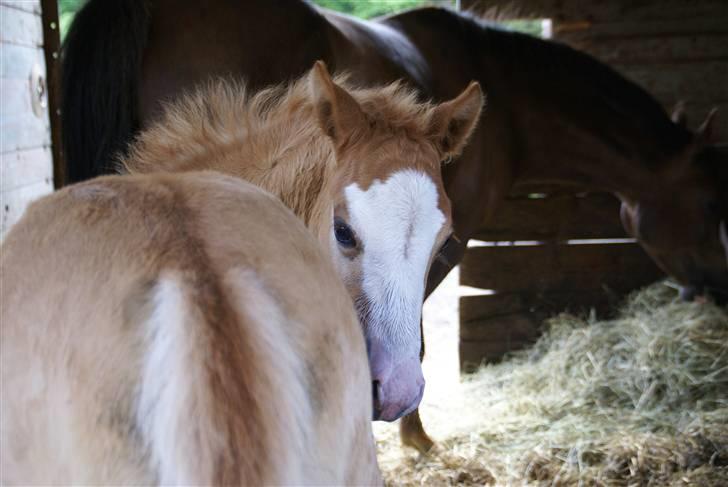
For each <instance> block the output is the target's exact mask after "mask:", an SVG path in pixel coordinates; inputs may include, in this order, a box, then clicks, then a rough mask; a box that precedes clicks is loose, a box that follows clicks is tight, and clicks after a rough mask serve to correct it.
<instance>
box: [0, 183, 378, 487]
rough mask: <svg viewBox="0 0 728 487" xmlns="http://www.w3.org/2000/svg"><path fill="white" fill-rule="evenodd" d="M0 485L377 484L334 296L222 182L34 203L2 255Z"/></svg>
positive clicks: (304, 245) (355, 364)
mask: <svg viewBox="0 0 728 487" xmlns="http://www.w3.org/2000/svg"><path fill="white" fill-rule="evenodd" d="M0 273H1V274H2V279H3V285H2V286H1V287H0V300H1V302H2V308H1V309H0V357H1V360H2V366H1V367H0V377H1V378H2V394H1V395H0V409H1V410H2V414H1V415H0V450H1V451H2V454H1V455H0V484H2V485H51V484H58V485H149V484H160V485H169V484H185V485H200V486H201V485H271V484H285V485H304V484H306V485H308V484H325V485H345V484H348V485H370V484H374V483H381V478H380V475H379V470H378V468H377V464H376V457H375V448H374V441H373V438H372V432H371V415H372V408H371V402H370V389H369V385H370V382H369V381H370V375H369V370H368V364H367V359H366V355H365V343H364V340H363V338H362V335H361V331H360V328H359V324H358V321H357V318H356V313H355V312H354V310H353V308H352V306H351V302H350V299H349V296H348V294H347V292H346V289H345V288H344V286H343V285H342V284H341V282H340V281H339V280H338V278H337V276H336V271H335V270H334V267H333V266H332V265H331V263H330V262H329V261H328V259H327V258H326V257H325V256H324V255H323V253H322V252H321V250H320V248H319V245H318V243H317V242H316V240H315V239H314V238H313V237H312V236H311V234H310V232H309V231H308V230H307V229H306V228H305V227H304V226H303V225H302V224H301V222H300V220H299V219H298V218H296V217H295V216H294V215H293V214H292V213H291V212H290V211H289V210H288V209H287V208H285V207H284V206H283V205H282V204H281V203H280V201H278V200H277V199H276V198H274V197H272V196H271V195H269V194H267V193H265V192H264V191H262V190H260V189H259V188H257V187H255V186H253V185H250V184H248V183H245V182H244V181H240V180H239V179H236V178H232V177H230V176H225V175H222V174H220V173H215V172H211V171H208V172H204V173H188V174H157V175H150V176H110V177H105V178H99V179H96V180H92V181H88V182H85V183H82V184H78V185H74V186H69V187H67V188H65V189H63V190H62V191H59V192H57V193H54V194H52V195H50V196H47V197H45V198H43V199H42V200H40V201H38V202H36V203H33V204H32V205H31V206H30V208H29V209H28V211H27V212H26V214H25V216H24V217H23V218H22V219H21V220H20V222H18V223H17V224H16V226H14V227H13V228H12V229H11V231H10V233H9V234H8V236H7V238H6V239H5V241H4V243H3V245H2V248H1V253H0Z"/></svg>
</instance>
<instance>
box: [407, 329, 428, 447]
mask: <svg viewBox="0 0 728 487" xmlns="http://www.w3.org/2000/svg"><path fill="white" fill-rule="evenodd" d="M423 332H424V330H423V328H422V318H420V337H422V345H421V346H420V362H422V359H424V358H425V335H424V333H423ZM399 439H400V441H402V444H403V445H404V446H411V447H412V448H414V449H416V450H417V451H419V452H420V453H427V452H428V451H430V449H431V448H432V447H433V446H434V445H435V443H434V442H433V441H432V440H431V439H430V437H429V436H427V433H426V432H425V428H424V427H423V426H422V420H421V419H420V410H419V408H417V409H415V410H414V411H412V412H411V413H409V414H408V415H407V416H405V417H403V418H402V419H401V420H400V422H399Z"/></svg>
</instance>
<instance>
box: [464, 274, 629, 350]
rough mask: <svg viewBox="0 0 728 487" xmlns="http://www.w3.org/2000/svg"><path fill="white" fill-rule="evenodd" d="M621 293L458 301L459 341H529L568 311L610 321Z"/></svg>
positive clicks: (543, 293)
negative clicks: (545, 322) (593, 314)
mask: <svg viewBox="0 0 728 487" xmlns="http://www.w3.org/2000/svg"><path fill="white" fill-rule="evenodd" d="M623 295H624V291H622V292H616V291H614V290H611V289H608V288H606V287H603V288H597V289H584V290H575V291H563V290H558V289H556V290H546V291H537V292H529V291H524V292H513V293H497V294H493V295H489V296H463V297H461V298H460V337H461V338H463V339H465V340H491V339H493V340H503V339H505V338H506V337H507V338H508V339H512V340H519V341H528V340H533V339H535V338H536V337H537V336H538V335H539V334H540V329H541V323H542V322H543V320H545V319H546V318H548V317H550V316H553V315H556V314H558V313H561V312H563V311H568V312H572V313H590V312H592V311H595V312H596V313H597V315H598V316H601V317H609V316H611V313H612V312H613V310H614V309H615V307H616V305H617V304H618V303H619V302H620V300H621V299H622V296H623Z"/></svg>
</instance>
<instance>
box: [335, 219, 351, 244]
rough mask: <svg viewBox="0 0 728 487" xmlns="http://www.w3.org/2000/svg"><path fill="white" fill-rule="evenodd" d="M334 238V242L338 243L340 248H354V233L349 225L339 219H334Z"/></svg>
mask: <svg viewBox="0 0 728 487" xmlns="http://www.w3.org/2000/svg"><path fill="white" fill-rule="evenodd" d="M334 236H335V237H336V241H337V242H339V245H341V246H342V247H345V248H347V249H351V248H354V247H356V238H355V237H354V231H353V230H352V229H351V227H350V226H349V225H347V224H346V223H344V221H343V220H341V219H339V218H336V219H334Z"/></svg>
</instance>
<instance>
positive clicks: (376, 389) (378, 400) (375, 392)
mask: <svg viewBox="0 0 728 487" xmlns="http://www.w3.org/2000/svg"><path fill="white" fill-rule="evenodd" d="M383 400H384V391H383V390H382V383H381V382H380V381H378V380H375V381H372V406H373V408H372V409H373V411H374V418H373V419H374V421H377V420H378V419H379V418H381V416H382V401H383Z"/></svg>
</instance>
